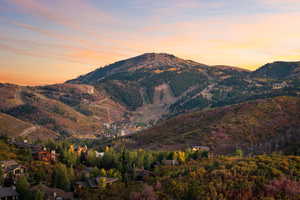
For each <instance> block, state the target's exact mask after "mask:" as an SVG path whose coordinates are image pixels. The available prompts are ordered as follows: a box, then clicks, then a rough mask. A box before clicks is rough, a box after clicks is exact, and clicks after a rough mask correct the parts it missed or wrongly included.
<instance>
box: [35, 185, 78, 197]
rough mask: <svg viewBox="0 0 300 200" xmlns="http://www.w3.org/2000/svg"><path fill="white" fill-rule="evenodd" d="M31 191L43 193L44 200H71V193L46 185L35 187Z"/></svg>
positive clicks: (72, 195)
mask: <svg viewBox="0 0 300 200" xmlns="http://www.w3.org/2000/svg"><path fill="white" fill-rule="evenodd" d="M31 190H32V191H41V192H43V193H44V195H45V196H44V200H73V199H74V194H73V192H65V191H64V190H61V189H58V188H51V187H48V186H46V185H42V184H41V185H36V186H34V187H32V188H31Z"/></svg>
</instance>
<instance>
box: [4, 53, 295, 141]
mask: <svg viewBox="0 0 300 200" xmlns="http://www.w3.org/2000/svg"><path fill="white" fill-rule="evenodd" d="M298 66H299V63H297V62H275V63H271V64H267V65H265V66H263V67H262V68H260V69H258V70H256V71H254V72H251V71H248V70H244V69H241V68H237V67H233V66H225V65H217V66H209V65H205V64H201V63H198V62H194V61H191V60H184V59H181V58H178V57H176V56H174V55H170V54H166V53H159V54H157V53H146V54H142V55H139V56H136V57H133V58H129V59H126V60H122V61H119V62H116V63H113V64H111V65H108V66H105V67H101V68H98V69H96V70H94V71H92V72H90V73H88V74H86V75H83V76H80V77H78V78H76V79H73V80H69V81H66V83H64V84H55V85H47V86H38V87H22V86H17V85H10V84H0V94H1V96H0V113H4V114H6V115H9V116H11V117H14V118H16V119H19V120H21V121H24V122H26V123H30V124H32V125H33V126H39V127H43V128H45V129H47V130H51V131H53V132H55V133H57V134H59V135H60V136H63V137H77V138H96V137H98V136H103V135H109V136H112V135H113V134H117V133H121V132H123V133H132V132H136V131H138V130H141V129H144V128H147V127H149V126H152V125H154V124H156V123H157V122H160V121H162V120H166V119H168V118H172V117H174V116H178V115H180V114H182V113H188V112H193V111H196V110H207V109H212V108H217V107H222V106H228V105H234V104H239V103H243V102H247V101H251V100H257V99H266V98H271V97H277V96H299V95H300V78H299V76H298V75H299V67H298Z"/></svg>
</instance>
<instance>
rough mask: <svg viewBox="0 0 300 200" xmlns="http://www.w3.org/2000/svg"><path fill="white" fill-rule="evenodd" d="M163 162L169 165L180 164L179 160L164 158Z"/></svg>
mask: <svg viewBox="0 0 300 200" xmlns="http://www.w3.org/2000/svg"><path fill="white" fill-rule="evenodd" d="M162 164H163V165H169V166H175V165H178V164H179V163H178V161H177V160H162Z"/></svg>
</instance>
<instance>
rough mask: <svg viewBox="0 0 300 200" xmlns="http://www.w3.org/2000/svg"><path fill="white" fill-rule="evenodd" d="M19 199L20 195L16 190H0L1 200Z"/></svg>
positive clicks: (9, 188) (4, 188)
mask: <svg viewBox="0 0 300 200" xmlns="http://www.w3.org/2000/svg"><path fill="white" fill-rule="evenodd" d="M17 199H19V194H18V193H17V191H16V190H15V188H11V187H3V188H0V200H17Z"/></svg>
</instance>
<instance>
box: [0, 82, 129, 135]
mask: <svg viewBox="0 0 300 200" xmlns="http://www.w3.org/2000/svg"><path fill="white" fill-rule="evenodd" d="M0 92H1V103H0V110H1V112H3V113H6V114H7V115H10V117H12V116H13V117H16V118H18V119H19V120H22V121H24V122H28V123H31V124H33V126H39V127H44V128H46V129H49V130H52V131H54V132H57V133H59V134H60V135H61V136H65V137H66V136H73V137H95V135H97V134H101V130H103V123H105V122H107V123H109V122H110V121H117V120H120V119H122V116H123V112H124V110H125V109H123V108H122V106H120V105H119V104H117V103H115V102H113V101H112V100H110V98H108V97H107V96H105V94H104V93H100V92H99V91H98V90H95V89H94V87H93V86H87V85H72V84H62V85H50V86H43V87H21V86H16V85H8V84H2V85H0ZM2 128H3V127H2ZM4 129H5V128H4Z"/></svg>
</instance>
